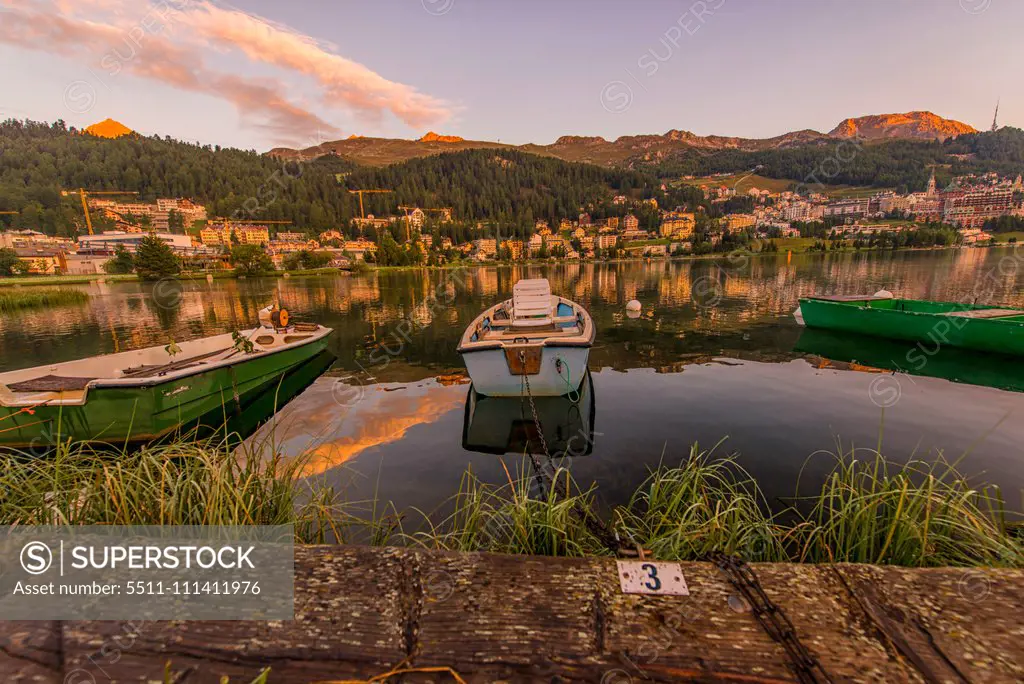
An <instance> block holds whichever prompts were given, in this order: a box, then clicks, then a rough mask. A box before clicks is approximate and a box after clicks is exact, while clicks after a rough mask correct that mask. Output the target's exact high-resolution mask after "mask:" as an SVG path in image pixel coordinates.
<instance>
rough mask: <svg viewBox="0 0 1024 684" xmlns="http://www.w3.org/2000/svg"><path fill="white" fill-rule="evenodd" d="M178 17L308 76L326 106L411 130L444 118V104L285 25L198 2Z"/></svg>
mask: <svg viewBox="0 0 1024 684" xmlns="http://www.w3.org/2000/svg"><path fill="white" fill-rule="evenodd" d="M182 21H183V22H184V23H186V24H187V25H188V26H190V27H191V28H192V30H193V31H195V33H196V35H198V36H200V37H202V38H204V39H206V40H209V41H210V42H212V43H214V44H217V45H220V46H224V47H231V48H236V49H238V50H240V51H241V52H242V53H244V54H245V55H246V56H247V57H248V58H249V59H251V60H254V61H259V62H264V63H267V64H272V65H274V66H277V67H281V68H284V69H289V70H292V71H295V72H298V73H301V74H304V75H306V76H310V77H312V78H313V79H314V80H315V81H316V82H317V83H319V84H320V85H321V86H322V87H323V89H324V92H323V99H324V101H325V103H327V104H329V105H347V106H348V107H351V108H353V109H355V110H358V111H360V112H362V113H363V114H367V115H371V116H374V117H379V116H380V115H381V114H382V113H383V112H384V111H390V112H391V113H392V114H394V115H395V116H396V117H398V118H399V119H401V120H402V121H404V122H405V123H406V124H408V125H409V126H412V127H414V128H416V127H420V126H430V125H435V124H438V123H441V122H443V121H445V120H447V119H448V118H449V117H450V116H451V114H452V112H451V109H450V107H449V105H448V104H447V103H445V102H444V101H442V100H439V99H437V98H434V97H431V96H429V95H425V94H423V93H420V92H418V91H417V90H416V89H415V88H412V87H410V86H407V85H404V84H401V83H395V82H393V81H389V80H387V79H386V78H384V77H383V76H380V75H379V74H377V73H375V72H373V71H371V70H370V69H368V68H367V67H365V66H363V65H362V64H359V63H357V62H353V61H352V60H349V59H346V58H344V57H341V56H339V55H337V54H334V53H333V52H329V51H328V50H327V49H326V48H325V47H324V46H322V45H321V44H320V43H318V42H317V41H315V40H314V39H312V38H310V37H309V36H306V35H302V34H300V33H298V32H296V31H293V30H291V29H289V28H287V27H283V26H279V25H275V24H272V23H271V22H269V21H267V20H266V19H263V18H261V17H257V16H253V15H251V14H246V13H244V12H240V11H237V10H225V9H221V8H220V7H217V6H215V5H213V4H211V3H209V2H200V3H198V4H197V5H196V9H195V11H193V12H188V13H186V15H185V16H184V17H183V19H182Z"/></svg>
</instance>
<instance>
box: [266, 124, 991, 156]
mask: <svg viewBox="0 0 1024 684" xmlns="http://www.w3.org/2000/svg"><path fill="white" fill-rule="evenodd" d="M975 132H977V131H976V130H975V129H974V128H973V127H972V126H970V125H968V124H965V123H962V122H960V121H955V120H953V119H946V118H943V117H941V116H938V115H937V114H933V113H932V112H926V111H915V112H906V113H902V114H873V115H869V116H860V117H853V118H848V119H843V121H841V122H840V123H839V124H838V125H837V126H836V127H835V128H833V129H832V130H831V131H830V132H828V133H820V132H818V131H814V130H809V129H805V130H800V131H793V132H791V133H785V134H783V135H779V136H775V137H773V138H741V137H733V136H720V135H706V136H702V135H697V134H695V133H691V132H689V131H683V130H674V129H673V130H670V131H668V132H667V133H664V134H661V135H658V134H648V135H627V136H622V137H620V138H616V139H615V140H606V139H604V138H602V137H599V136H579V135H565V136H562V137H560V138H558V139H557V140H556V141H555V142H554V143H552V144H550V145H538V144H533V143H530V144H526V145H509V144H505V143H500V142H491V141H485V140H464V139H462V138H460V137H458V136H447V135H438V134H437V133H434V132H433V131H431V132H429V133H427V134H426V135H424V136H423V137H422V138H420V139H418V140H403V139H397V138H372V137H364V136H356V135H353V136H350V137H349V138H348V139H347V140H336V141H333V142H325V143H321V144H320V145H317V146H315V147H308V148H305V149H291V148H286V147H278V148H274V149H272V150H270V152H269V154H270V155H272V156H275V157H279V158H283V159H299V160H309V159H314V158H316V157H320V156H323V155H327V154H333V155H338V156H341V157H344V158H346V159H348V160H349V161H352V162H355V163H357V164H362V165H367V166H384V165H387V164H393V163H395V162H402V161H407V160H409V159H414V158H417V157H426V156H429V155H433V154H439V153H441V152H452V151H458V150H467V149H518V150H521V151H523V152H531V153H533V154H540V155H544V156H551V157H556V158H558V159H562V160H563V161H571V162H587V163H592V164H598V165H601V166H624V167H633V166H635V165H637V164H645V163H657V162H659V161H661V160H663V159H666V158H668V157H670V156H671V155H673V154H676V153H679V152H681V151H689V150H693V151H697V152H715V151H719V150H737V151H741V152H760V151H765V150H777V149H785V148H791V147H798V146H803V145H814V144H826V143H828V142H831V141H835V140H840V139H858V140H863V141H866V142H873V141H883V140H894V139H902V140H922V141H924V140H945V139H946V138H949V137H953V136H957V135H961V134H963V133H975Z"/></svg>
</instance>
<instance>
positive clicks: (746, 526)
mask: <svg viewBox="0 0 1024 684" xmlns="http://www.w3.org/2000/svg"><path fill="white" fill-rule="evenodd" d="M713 452H714V449H712V450H711V451H700V449H699V447H698V446H697V445H696V444H695V445H693V447H692V448H691V450H690V454H689V457H688V458H687V459H686V460H685V461H683V462H682V463H680V464H679V465H678V466H675V467H664V466H662V465H659V467H658V468H656V469H655V470H653V471H652V472H651V473H650V475H649V476H648V478H647V480H646V481H645V482H644V483H643V484H641V485H640V486H639V487H638V488H637V490H636V491H635V492H634V494H633V496H632V498H631V499H630V501H629V503H628V504H627V505H626V506H625V507H621V508H619V509H618V510H617V511H616V514H617V517H618V521H619V523H620V528H621V529H622V530H623V531H624V532H625V534H626V536H627V537H628V538H630V539H631V540H633V541H635V543H637V544H640V545H641V546H643V547H644V548H645V549H647V550H649V551H651V552H652V553H653V554H654V556H655V557H656V558H665V559H671V560H693V559H697V558H704V557H707V556H708V555H709V554H711V553H712V552H715V551H720V552H722V553H727V554H733V555H738V556H741V557H743V558H745V559H746V560H756V561H783V560H786V559H787V554H786V551H785V548H784V544H783V541H782V540H783V539H784V537H785V535H784V531H783V530H782V529H781V527H780V526H779V525H778V524H777V523H776V522H775V521H774V520H773V518H772V517H771V516H770V515H769V514H768V505H767V502H766V501H765V500H764V497H763V496H762V494H761V491H760V489H759V488H758V486H757V483H756V482H755V481H754V480H753V478H751V477H750V476H749V475H748V474H747V473H746V471H744V470H743V469H742V468H741V467H739V465H737V464H736V462H735V460H734V459H733V458H732V457H731V456H724V457H721V458H716V457H714V456H713Z"/></svg>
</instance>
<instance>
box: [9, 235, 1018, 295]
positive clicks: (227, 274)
mask: <svg viewBox="0 0 1024 684" xmlns="http://www.w3.org/2000/svg"><path fill="white" fill-rule="evenodd" d="M799 239H803V238H799ZM1007 246H1008V244H1007V243H998V244H995V245H982V246H978V247H971V248H970V249H992V248H1006V247H1007ZM951 249H967V248H960V247H955V246H944V247H901V248H899V249H896V250H882V249H881V248H877V247H872V248H865V249H860V250H857V249H854V248H853V247H844V248H842V249H838V250H835V251H829V252H814V251H810V250H806V249H799V250H797V249H794V250H788V251H792V253H793V254H796V255H805V254H811V255H814V254H854V253H867V252H878V251H898V252H921V251H936V250H941V251H944V250H951ZM786 252H787V249H785V248H781V247H780V249H779V251H778V252H747V251H744V252H743V254H744V255H745V256H747V257H749V258H761V257H764V258H770V257H775V258H779V257H783V256H785V255H786ZM728 258H730V253H727V252H716V253H712V254H699V255H694V254H691V255H687V256H669V257H653V259H657V260H659V261H666V262H674V261H704V260H712V261H713V260H716V259H728ZM651 259H652V258H651V257H630V258H621V259H598V260H583V261H571V262H569V261H566V262H559V261H550V260H541V261H537V260H527V261H517V262H515V263H509V262H497V261H489V262H483V263H478V262H467V261H459V262H454V263H449V264H442V265H439V266H374V265H367V267H366V269H365V271H363V273H373V272H375V271H379V272H398V271H422V270H428V271H448V270H453V269H476V268H493V267H495V266H553V265H554V266H557V265H560V264H579V263H594V264H619V263H636V262H644V261H648V260H651ZM349 274H355V275H361V273H358V272H356V271H342V270H340V269H337V268H318V269H302V270H296V271H273V272H270V273H262V274H260V275H258V276H248V278H290V277H296V276H304V277H305V276H340V275H349ZM207 276H212V277H213V278H214V279H215V280H223V279H238V278H239V276H238V275H236V274H235V273H234V271H231V270H221V271H187V272H184V273H181V274H179V275H178V276H177V277H178V278H180V279H181V280H206V278H207ZM138 280H139V279H138V276H136V275H134V274H127V275H124V274H120V275H103V274H90V275H65V276H16V277H0V289H2V288H5V287H7V288H9V287H32V286H40V285H85V284H89V283H95V282H115V283H116V282H138Z"/></svg>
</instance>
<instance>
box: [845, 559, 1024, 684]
mask: <svg viewBox="0 0 1024 684" xmlns="http://www.w3.org/2000/svg"><path fill="white" fill-rule="evenodd" d="M837 572H838V573H839V574H841V575H842V577H843V578H844V579H845V580H846V583H847V584H848V585H849V586H850V587H851V589H852V591H853V593H854V594H858V595H860V596H863V597H865V598H866V599H867V600H868V602H869V603H870V604H872V605H873V606H874V609H875V611H876V612H877V613H878V614H879V615H880V616H881V618H882V620H883V621H884V623H885V624H886V625H887V626H888V627H889V629H891V630H892V631H893V632H894V634H895V635H896V636H897V638H901V639H903V640H904V642H905V644H906V647H907V648H910V649H912V650H913V651H914V656H913V658H914V659H916V660H919V661H921V662H922V663H923V664H922V665H921V666H920V667H919V669H920V670H923V671H925V672H927V673H928V674H930V675H931V676H932V679H930V680H929V681H943V682H956V683H959V682H1020V681H1024V647H1022V646H1021V644H1024V620H1022V618H1021V616H1022V615H1024V573H1022V572H1020V571H1008V570H974V569H970V570H962V569H953V568H922V569H907V568H880V567H872V566H864V565H845V566H839V567H838V568H837Z"/></svg>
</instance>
